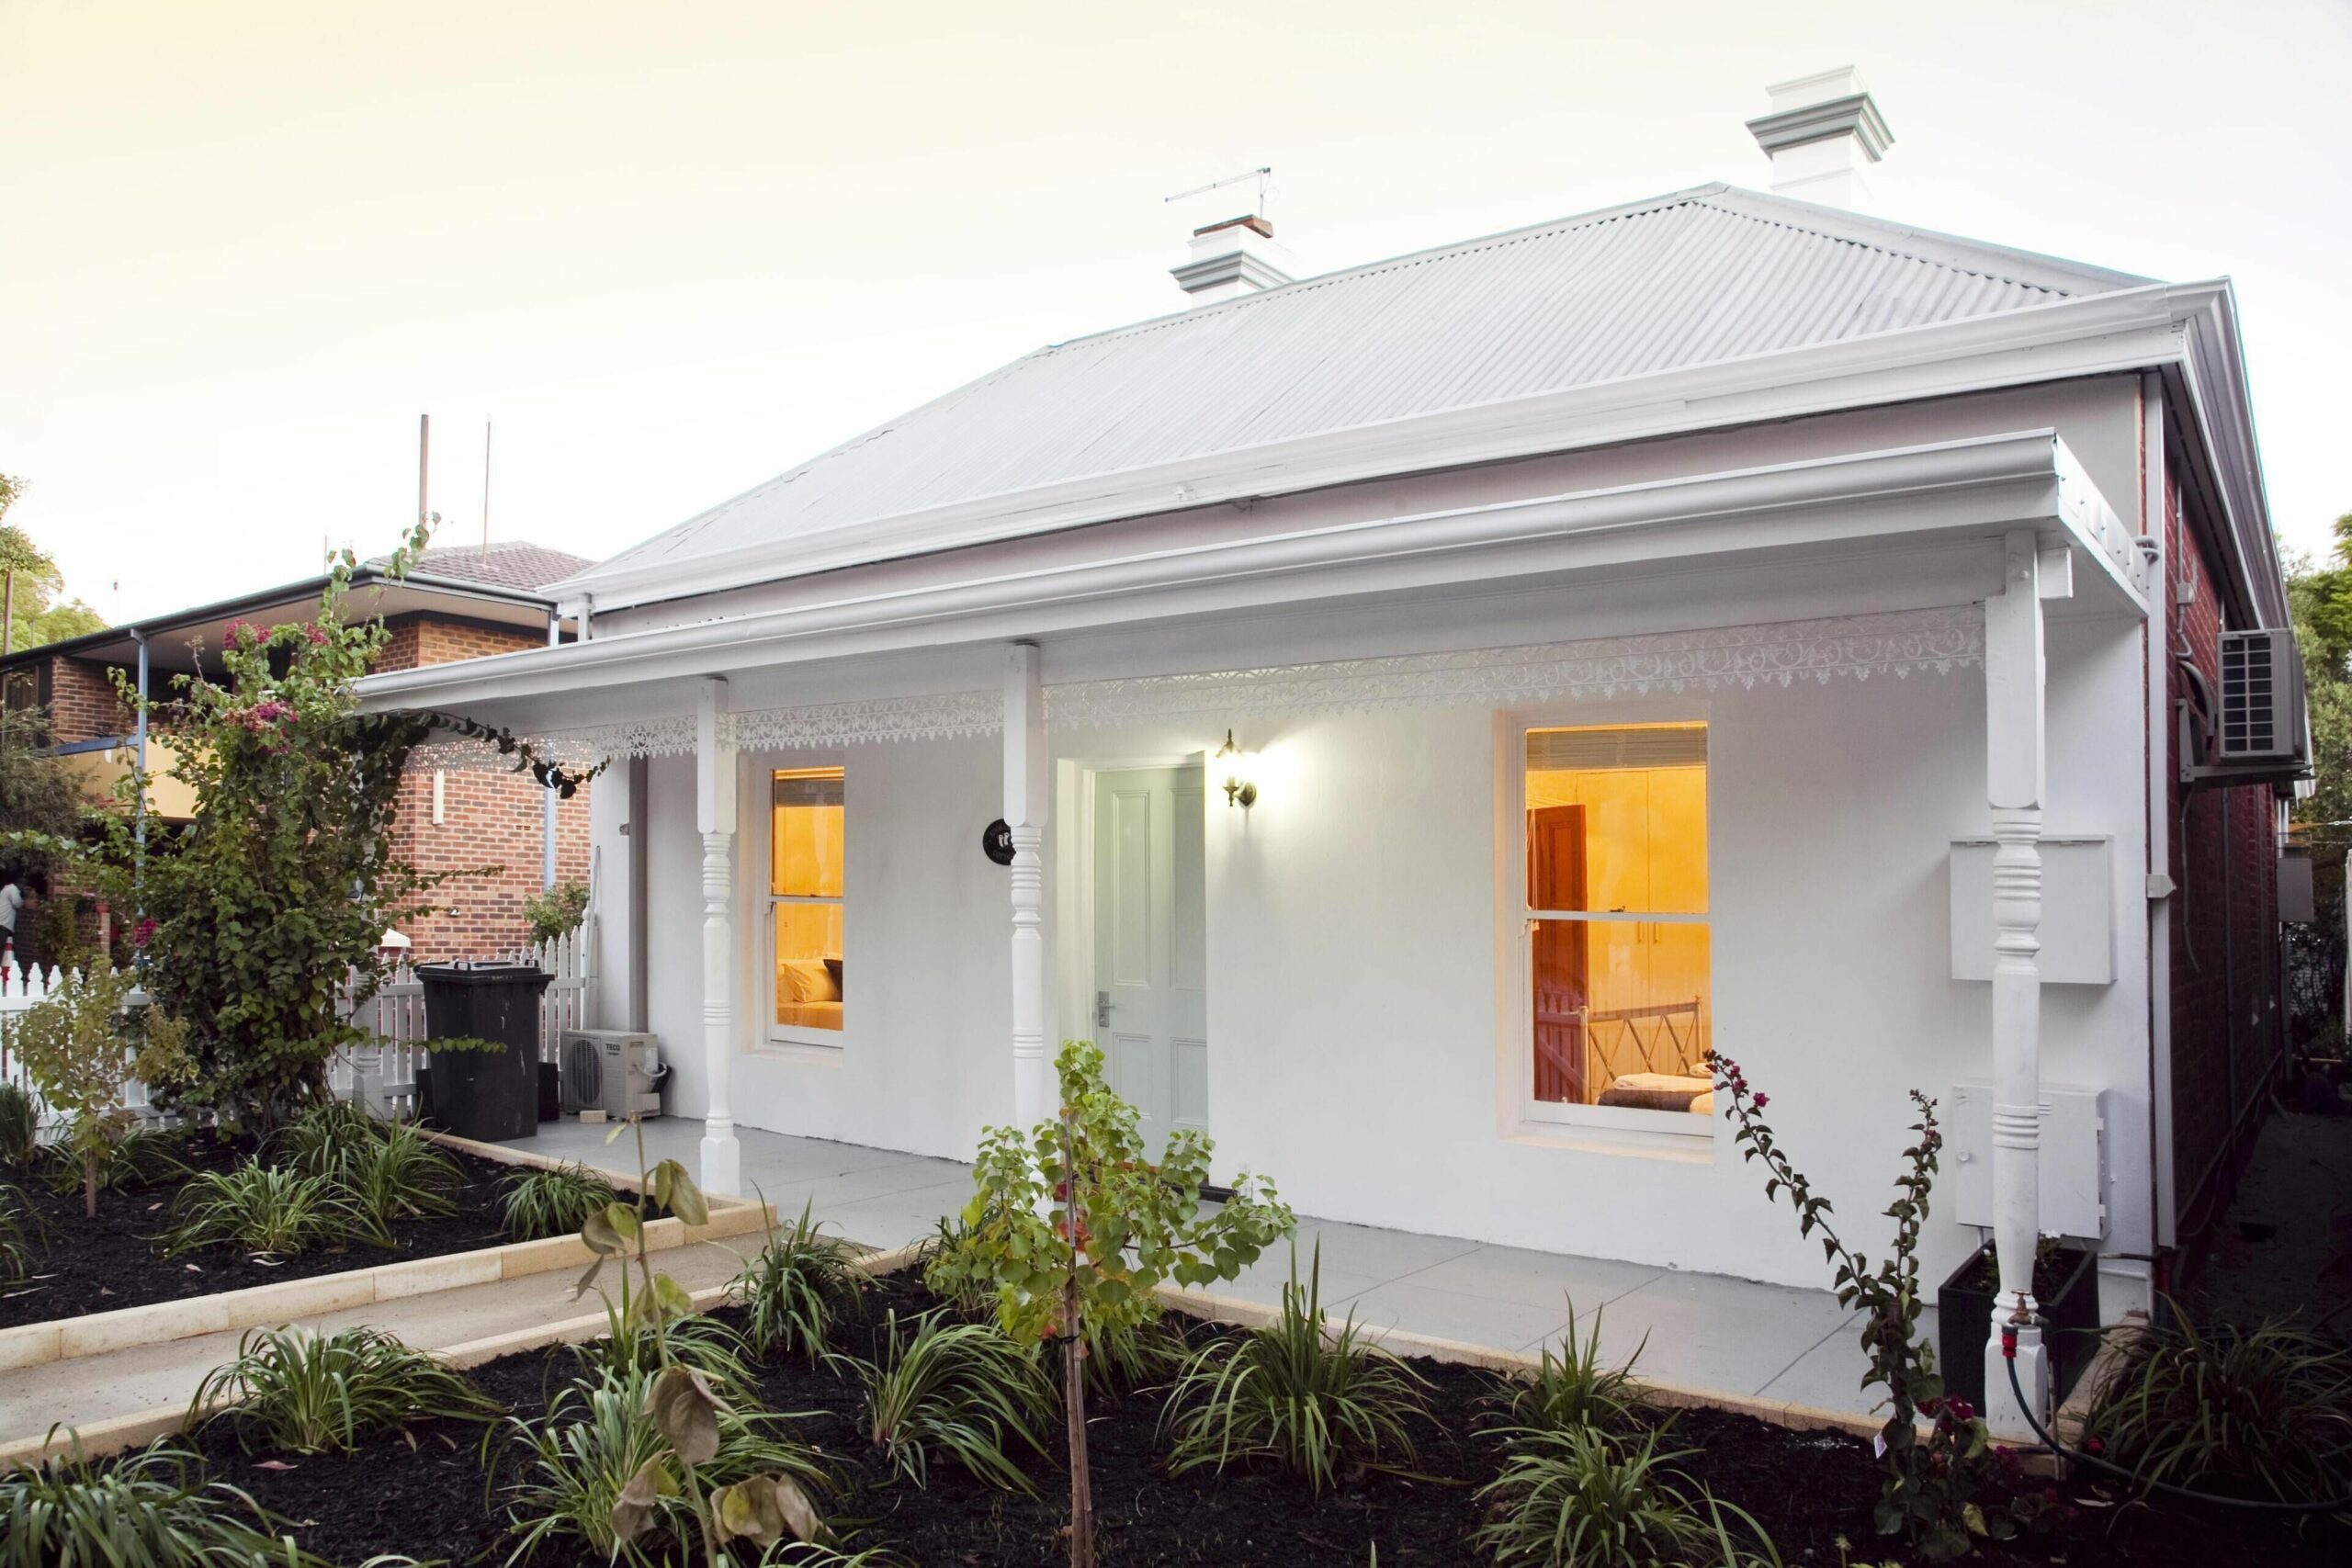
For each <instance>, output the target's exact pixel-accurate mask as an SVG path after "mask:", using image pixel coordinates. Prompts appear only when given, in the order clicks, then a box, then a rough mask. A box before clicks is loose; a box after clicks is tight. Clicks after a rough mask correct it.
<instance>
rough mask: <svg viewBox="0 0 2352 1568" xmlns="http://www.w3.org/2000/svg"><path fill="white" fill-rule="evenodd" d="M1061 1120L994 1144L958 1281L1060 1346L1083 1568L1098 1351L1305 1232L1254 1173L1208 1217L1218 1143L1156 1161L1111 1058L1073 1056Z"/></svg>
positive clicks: (969, 1218) (983, 1150) (980, 1169)
mask: <svg viewBox="0 0 2352 1568" xmlns="http://www.w3.org/2000/svg"><path fill="white" fill-rule="evenodd" d="M1056 1066H1057V1070H1058V1072H1059V1074H1060V1077H1061V1111H1060V1113H1059V1115H1057V1117H1056V1118H1054V1119H1053V1120H1051V1121H1047V1122H1039V1123H1038V1124H1037V1125H1036V1126H1035V1127H1034V1128H1032V1129H1030V1130H1029V1131H1028V1132H1026V1133H1023V1132H1022V1131H1020V1130H1019V1129H1017V1128H1013V1127H992V1128H990V1129H989V1130H988V1132H987V1133H986V1134H984V1135H983V1136H982V1139H981V1142H980V1152H979V1159H978V1165H977V1168H976V1169H975V1171H974V1178H975V1190H974V1192H973V1194H972V1200H971V1201H970V1202H969V1203H967V1204H966V1205H965V1208H964V1224H965V1232H964V1235H963V1236H962V1237H961V1238H960V1240H959V1241H958V1242H957V1244H956V1257H955V1258H953V1259H952V1260H951V1262H950V1263H949V1265H948V1268H949V1271H950V1272H961V1273H963V1274H965V1275H966V1276H967V1278H969V1279H977V1280H982V1281H985V1282H986V1283H987V1284H989V1285H991V1286H992V1287H993V1292H994V1295H995V1298H996V1307H997V1318H998V1321H999V1323H1000V1324H1001V1325H1002V1326H1003V1328H1004V1330H1005V1332H1006V1333H1008V1334H1010V1335H1012V1337H1015V1338H1018V1339H1025V1340H1030V1341H1037V1340H1053V1339H1058V1340H1059V1341H1060V1343H1061V1347H1062V1356H1063V1375H1062V1400H1063V1407H1064V1412H1065V1414H1066V1416H1067V1417H1068V1424H1069V1483H1070V1534H1069V1560H1070V1565H1071V1568H1091V1565H1092V1563H1093V1562H1094V1507H1093V1494H1092V1489H1091V1483H1090V1482H1089V1479H1088V1475H1087V1462H1086V1378H1085V1375H1084V1358H1085V1355H1086V1342H1087V1340H1088V1339H1090V1338H1093V1339H1097V1340H1098V1341H1099V1340H1100V1339H1101V1338H1102V1337H1103V1336H1104V1335H1106V1334H1112V1333H1118V1332H1123V1331H1130V1330H1133V1329H1135V1328H1136V1327H1138V1326H1140V1325H1143V1324H1144V1323H1146V1322H1148V1321H1149V1320H1150V1319H1151V1318H1153V1317H1154V1316H1156V1315H1157V1314H1159V1300H1158V1298H1157V1297H1156V1296H1155V1295H1154V1293H1153V1292H1154V1291H1155V1290H1156V1289H1157V1287H1159V1285H1160V1284H1162V1283H1163V1282H1165V1281H1169V1280H1173V1281H1174V1282H1175V1283H1177V1284H1180V1285H1204V1284H1207V1283H1209V1282H1210V1281H1212V1280H1230V1279H1232V1278H1233V1277H1234V1276H1235V1275H1236V1274H1238V1273H1239V1272H1240V1271H1241V1270H1242V1269H1246V1268H1248V1267H1249V1266H1250V1264H1251V1263H1252V1262H1254V1261H1256V1259H1257V1258H1258V1255H1259V1254H1260V1253H1261V1252H1263V1251H1264V1250H1265V1249H1266V1247H1268V1246H1269V1245H1271V1244H1272V1242H1273V1241H1274V1240H1275V1239H1276V1238H1277V1237H1279V1236H1282V1235H1286V1234H1287V1233H1288V1232H1289V1231H1290V1230H1291V1228H1292V1226H1293V1224H1294V1223H1295V1221H1294V1218H1293V1216H1292V1213H1291V1211H1290V1208H1289V1206H1288V1205H1287V1204H1284V1203H1283V1202H1281V1201H1278V1200H1277V1199H1276V1198H1275V1195H1274V1190H1273V1188H1272V1186H1271V1185H1270V1184H1267V1183H1264V1182H1262V1181H1256V1180H1253V1179H1250V1177H1248V1176H1246V1175H1245V1176H1244V1177H1243V1178H1242V1179H1240V1181H1239V1182H1238V1183H1237V1186H1236V1190H1235V1192H1234V1194H1233V1196H1232V1197H1230V1198H1228V1199H1227V1200H1226V1201H1225V1202H1224V1203H1223V1204H1221V1205H1218V1206H1216V1207H1211V1208H1205V1209H1204V1207H1203V1205H1202V1202H1201V1189H1202V1188H1203V1187H1204V1185H1205V1184H1206V1183H1207V1181H1208V1175H1209V1155H1210V1151H1211V1148H1212V1145H1211V1144H1210V1142H1209V1140H1208V1139H1207V1138H1206V1137H1204V1136H1203V1135H1202V1134H1199V1133H1194V1132H1181V1133H1178V1134H1175V1136H1173V1137H1171V1138H1170V1139H1169V1141H1168V1147H1167V1151H1166V1152H1165V1153H1164V1154H1162V1155H1161V1156H1160V1158H1159V1163H1158V1164H1157V1165H1155V1164H1153V1163H1151V1162H1150V1161H1149V1160H1148V1158H1147V1157H1146V1155H1145V1150H1144V1145H1143V1137H1142V1134H1140V1133H1139V1132H1138V1131H1137V1130H1136V1111H1135V1108H1134V1107H1133V1106H1131V1105H1129V1104H1127V1103H1126V1101H1125V1100H1121V1099H1120V1098H1119V1097H1118V1096H1117V1095H1116V1094H1115V1093H1114V1092H1113V1091H1112V1089H1111V1088H1110V1086H1109V1084H1108V1083H1107V1082H1106V1081H1105V1080H1104V1077H1103V1053H1102V1052H1101V1051H1099V1050H1097V1049H1095V1047H1094V1046H1093V1045H1092V1044H1091V1043H1088V1042H1085V1041H1082V1040H1081V1041H1073V1042H1070V1043H1067V1044H1065V1045H1064V1046H1063V1047H1062V1051H1061V1055H1060V1056H1059V1058H1058V1059H1057V1062H1056Z"/></svg>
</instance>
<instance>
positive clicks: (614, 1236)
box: [580, 1202, 639, 1257]
mask: <svg viewBox="0 0 2352 1568" xmlns="http://www.w3.org/2000/svg"><path fill="white" fill-rule="evenodd" d="M638 1231H639V1225H638V1223H637V1211H636V1210H635V1209H632V1208H630V1207H629V1206H628V1204H627V1203H621V1202H612V1203H607V1204H605V1206H604V1207H603V1208H601V1209H598V1210H596V1211H594V1213H591V1214H590V1215H589V1216H588V1218H587V1220H586V1221H585V1222H584V1223H583V1224H582V1225H581V1227H580V1239H581V1240H582V1241H584V1242H586V1243H587V1244H588V1246H589V1247H591V1248H592V1249H594V1250H595V1251H597V1252H601V1253H604V1254H605V1255H606V1256H607V1257H609V1256H611V1255H612V1254H614V1253H616V1252H624V1251H626V1250H628V1245H629V1244H630V1243H631V1242H633V1241H635V1240H636V1239H637V1236H638Z"/></svg>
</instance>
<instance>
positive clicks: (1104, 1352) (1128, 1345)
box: [1035, 1314, 1193, 1399]
mask: <svg viewBox="0 0 2352 1568" xmlns="http://www.w3.org/2000/svg"><path fill="white" fill-rule="evenodd" d="M1085 1332H1086V1351H1085V1354H1084V1356H1083V1357H1081V1358H1080V1363H1079V1364H1080V1366H1082V1367H1084V1368H1085V1369H1086V1372H1085V1376H1086V1387H1087V1390H1088V1392H1089V1393H1091V1394H1094V1395H1097V1396H1099V1397H1101V1398H1103V1399H1116V1398H1118V1397H1119V1396H1120V1395H1122V1394H1127V1393H1144V1392H1147V1391H1148V1390H1151V1389H1153V1388H1156V1387H1158V1386H1159V1385H1161V1384H1164V1383H1167V1382H1169V1381H1170V1380H1171V1379H1173V1378H1174V1377H1175V1376H1176V1375H1177V1374H1178V1373H1179V1372H1182V1371H1183V1370H1184V1363H1185V1362H1186V1361H1187V1360H1189V1359H1191V1357H1192V1353H1193V1350H1192V1347H1191V1346H1190V1345H1188V1344H1186V1343H1185V1342H1184V1337H1183V1336H1182V1334H1180V1333H1178V1332H1177V1330H1176V1329H1175V1328H1174V1327H1173V1326H1172V1325H1170V1322H1169V1320H1168V1318H1167V1317H1166V1316H1165V1315H1164V1314H1163V1315H1160V1316H1157V1317H1148V1318H1146V1319H1144V1320H1143V1321H1142V1322H1141V1323H1136V1324H1099V1325H1088V1326H1087V1328H1086V1331H1085ZM1035 1353H1036V1357H1037V1365H1038V1368H1039V1370H1041V1371H1044V1372H1045V1374H1046V1378H1047V1379H1048V1380H1049V1381H1050V1382H1052V1383H1053V1385H1054V1386H1055V1387H1056V1388H1057V1389H1058V1388H1060V1387H1061V1380H1062V1379H1063V1378H1064V1377H1066V1376H1068V1375H1069V1358H1068V1357H1067V1356H1065V1355H1064V1354H1063V1352H1062V1347H1061V1345H1060V1343H1059V1342H1058V1341H1057V1340H1052V1339H1045V1340H1040V1341H1039V1342H1038V1344H1037V1348H1036V1352H1035Z"/></svg>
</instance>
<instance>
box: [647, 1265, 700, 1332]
mask: <svg viewBox="0 0 2352 1568" xmlns="http://www.w3.org/2000/svg"><path fill="white" fill-rule="evenodd" d="M653 1296H654V1299H655V1300H656V1301H657V1302H659V1303H661V1307H662V1313H663V1314H665V1315H666V1316H667V1317H668V1318H669V1319H670V1320H671V1321H672V1322H673V1323H674V1322H675V1321H677V1320H678V1319H679V1318H682V1317H692V1316H693V1315H694V1314H695V1299H694V1297H692V1296H690V1295H688V1294H687V1293H686V1288H685V1287H684V1285H681V1284H679V1283H678V1281H676V1280H673V1279H672V1278H670V1276H669V1275H667V1274H656V1275H654V1276H653Z"/></svg>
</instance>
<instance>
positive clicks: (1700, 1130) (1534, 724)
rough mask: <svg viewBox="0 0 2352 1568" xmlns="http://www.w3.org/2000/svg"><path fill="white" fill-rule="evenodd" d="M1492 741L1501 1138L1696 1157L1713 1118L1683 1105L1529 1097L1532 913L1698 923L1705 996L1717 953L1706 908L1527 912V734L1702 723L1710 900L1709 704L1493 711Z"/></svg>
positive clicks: (1710, 992) (1675, 701) (1717, 1016)
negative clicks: (1582, 1138) (1607, 1143)
mask: <svg viewBox="0 0 2352 1568" xmlns="http://www.w3.org/2000/svg"><path fill="white" fill-rule="evenodd" d="M1496 720H1497V721H1496V725H1495V747H1496V773H1497V783H1498V785H1499V786H1500V787H1499V788H1498V790H1497V792H1496V793H1497V797H1498V802H1499V806H1500V810H1499V811H1498V823H1497V831H1496V834H1495V839H1496V850H1497V859H1498V862H1499V865H1498V876H1497V877H1496V884H1497V886H1498V889H1499V891H1500V893H1501V897H1500V898H1499V899H1498V903H1497V911H1496V912H1497V922H1496V931H1497V946H1498V953H1499V954H1500V958H1501V962H1500V963H1499V964H1497V966H1496V967H1497V969H1498V973H1499V975H1500V976H1501V980H1502V986H1503V996H1502V997H1501V998H1500V1005H1499V1006H1498V1008H1497V1010H1496V1012H1497V1016H1498V1018H1499V1019H1500V1020H1501V1021H1502V1030H1503V1032H1502V1040H1501V1043H1500V1053H1501V1055H1502V1058H1503V1060H1502V1061H1501V1063H1500V1064H1499V1069H1500V1070H1499V1075H1498V1076H1499V1078H1500V1081H1501V1082H1502V1084H1503V1085H1504V1086H1505V1092H1504V1107H1503V1110H1504V1123H1505V1132H1506V1134H1510V1135H1518V1136H1531V1135H1532V1136H1534V1137H1537V1138H1550V1137H1554V1136H1559V1135H1567V1136H1570V1137H1574V1136H1576V1135H1577V1134H1588V1133H1599V1134H1609V1135H1611V1137H1612V1138H1613V1139H1614V1140H1615V1141H1617V1142H1618V1143H1619V1144H1621V1145H1623V1146H1625V1147H1628V1148H1630V1149H1634V1150H1638V1149H1641V1148H1644V1147H1648V1148H1652V1149H1660V1150H1666V1151H1669V1152H1674V1151H1680V1152H1686V1153H1697V1152H1699V1151H1702V1150H1707V1149H1711V1148H1713V1145H1714V1141H1715V1122H1716V1121H1717V1118H1716V1117H1714V1116H1693V1115H1692V1114H1691V1112H1689V1111H1648V1110H1641V1109H1636V1108H1634V1107H1632V1106H1623V1105H1562V1104H1559V1103H1557V1102H1555V1101H1551V1100H1537V1099H1536V1098H1535V1000H1534V986H1533V977H1532V975H1531V973H1530V968H1531V962H1530V949H1531V948H1532V942H1530V940H1529V939H1530V938H1531V937H1532V935H1533V933H1534V927H1535V922H1536V921H1537V920H1538V919H1583V920H1585V921H1588V922H1589V923H1600V922H1605V921H1623V922H1645V923H1649V924H1655V925H1696V926H1704V927H1706V928H1707V929H1708V932H1709V941H1708V943H1707V996H1708V1001H1709V1005H1710V1007H1711V1008H1712V1007H1713V1000H1714V995H1715V987H1714V979H1715V951H1714V942H1713V920H1714V917H1713V909H1712V908H1710V909H1709V910H1707V911H1705V912H1702V913H1699V914H1680V915H1656V914H1635V913H1626V914H1617V913H1614V912H1611V911H1600V910H1594V911H1588V912H1585V913H1582V914H1578V915H1561V914H1544V915H1540V916H1539V915H1535V914H1532V913H1531V912H1530V911H1529V908H1528V902H1527V736H1528V732H1529V731H1530V730H1535V729H1567V728H1609V727H1611V726H1613V725H1634V724H1661V723H1682V724H1690V723H1697V724H1704V725H1705V726H1707V887H1708V903H1709V904H1710V906H1712V905H1713V901H1714V899H1713V892H1714V886H1715V800H1716V795H1717V791H1716V788H1715V784H1716V779H1717V773H1716V770H1715V758H1714V739H1715V736H1714V719H1713V715H1712V714H1711V713H1710V711H1709V708H1708V705H1707V704H1706V703H1704V702H1703V701H1699V700H1696V699H1691V698H1657V699H1651V700H1645V701H1639V702H1627V703H1611V704H1606V705H1600V704H1589V703H1576V704H1554V705H1545V706H1543V707H1536V708H1522V709H1516V710H1513V711H1511V712H1508V713H1503V714H1498V715H1497V716H1496ZM1721 1021H1722V1013H1721V1011H1720V1010H1715V1011H1714V1013H1713V1017H1712V1018H1711V1019H1710V1021H1709V1026H1710V1028H1712V1029H1714V1030H1715V1031H1716V1035H1717V1038H1718V1040H1720V1038H1721Z"/></svg>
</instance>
